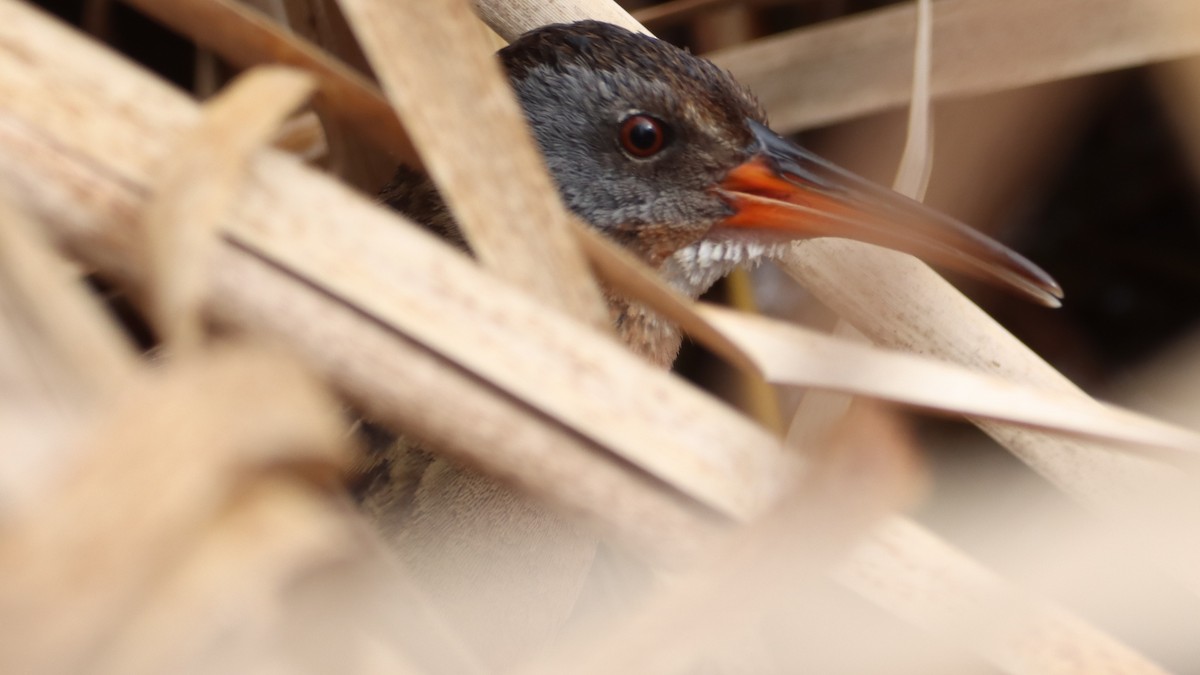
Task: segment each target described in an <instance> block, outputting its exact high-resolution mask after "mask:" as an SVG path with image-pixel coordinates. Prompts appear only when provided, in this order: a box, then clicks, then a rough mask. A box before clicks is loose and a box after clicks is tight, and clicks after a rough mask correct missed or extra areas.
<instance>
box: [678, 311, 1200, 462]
mask: <svg viewBox="0 0 1200 675" xmlns="http://www.w3.org/2000/svg"><path fill="white" fill-rule="evenodd" d="M700 313H701V315H702V316H704V317H705V318H706V319H708V321H709V323H710V324H712V325H714V326H716V327H717V328H719V329H720V330H721V331H722V332H723V333H725V334H726V335H727V336H730V337H731V338H733V339H734V341H735V342H737V344H738V345H740V346H741V347H742V348H743V349H745V350H746V352H747V353H748V354H750V355H751V356H752V357H753V358H754V359H755V362H756V363H757V364H758V366H759V368H760V369H761V371H762V373H763V375H764V376H765V377H766V378H767V379H768V380H769V381H771V382H776V383H779V384H790V385H797V386H807V387H820V388H828V389H834V390H837V391H843V392H847V393H853V394H858V395H862V396H871V397H875V398H880V399H883V400H887V401H892V402H896V403H903V404H906V405H911V406H916V407H919V408H926V409H931V410H939V411H942V412H950V413H955V414H962V415H965V416H968V417H982V418H987V419H993V420H1001V421H1005V422H1015V423H1018V424H1024V425H1028V426H1033V427H1038V428H1043V429H1049V430H1054V431H1062V432H1066V433H1070V434H1073V435H1079V436H1083V437H1086V438H1093V439H1098V440H1102V441H1106V442H1110V443H1118V444H1131V445H1135V446H1140V447H1147V448H1163V449H1171V450H1177V451H1179V452H1182V453H1187V454H1189V455H1190V454H1192V453H1195V452H1197V451H1200V434H1196V433H1195V432H1192V431H1188V430H1185V429H1181V428H1178V427H1175V426H1172V425H1169V424H1166V423H1164V422H1159V421H1158V420H1155V419H1152V418H1149V417H1146V416H1144V415H1139V414H1137V413H1135V412H1132V411H1128V410H1124V409H1121V408H1118V407H1116V406H1111V405H1105V404H1102V403H1099V402H1097V401H1094V400H1092V399H1090V398H1087V397H1081V396H1078V395H1076V394H1070V393H1063V392H1061V391H1055V390H1040V389H1036V388H1033V387H1029V386H1023V385H1020V384H1014V383H1013V382H1011V381H1009V380H1006V379H1004V378H999V377H990V376H987V375H984V374H981V373H978V372H975V371H971V370H968V369H966V368H962V367H960V366H956V365H953V364H948V363H943V362H940V361H934V360H932V359H928V358H924V357H921V356H917V355H915V354H905V353H901V352H888V351H885V350H881V349H878V348H876V347H872V346H870V345H858V344H853V343H850V342H846V341H843V340H839V339H837V338H833V337H830V336H827V335H823V334H821V333H818V332H815V331H812V330H809V329H806V328H802V327H800V326H795V325H791V324H786V323H781V322H777V321H772V320H770V319H766V318H763V317H756V316H751V315H746V314H741V313H737V312H732V311H729V310H726V309H722V308H719V307H714V306H702V307H700Z"/></svg>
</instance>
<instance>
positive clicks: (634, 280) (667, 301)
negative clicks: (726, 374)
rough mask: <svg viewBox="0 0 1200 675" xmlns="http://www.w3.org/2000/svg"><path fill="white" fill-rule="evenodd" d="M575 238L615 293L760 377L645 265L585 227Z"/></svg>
mask: <svg viewBox="0 0 1200 675" xmlns="http://www.w3.org/2000/svg"><path fill="white" fill-rule="evenodd" d="M575 234H576V236H577V237H579V241H580V243H581V245H582V246H583V251H584V253H585V254H586V255H587V257H588V262H590V263H591V265H592V267H593V269H595V271H596V274H597V275H599V276H600V278H602V279H603V280H604V282H605V283H607V284H608V285H609V286H610V287H611V288H612V289H613V290H614V291H616V292H618V293H620V294H622V295H624V296H626V297H631V298H637V299H638V300H640V301H641V302H644V303H645V304H646V305H647V306H648V307H651V308H653V309H654V311H656V312H658V313H660V314H662V315H663V316H664V317H666V318H668V319H670V320H671V321H674V322H675V323H677V324H679V326H680V327H681V328H682V329H683V330H684V331H686V332H687V334H688V336H689V337H691V338H692V339H693V340H695V341H696V342H699V343H700V344H702V345H704V346H705V347H707V348H708V349H711V350H712V351H713V353H714V354H717V355H718V356H721V357H722V358H724V359H725V360H726V361H728V362H729V363H731V364H733V365H735V366H737V367H739V368H741V369H742V370H744V371H746V372H749V373H753V374H755V375H757V374H758V373H759V368H758V366H757V365H756V364H755V363H754V360H753V359H752V358H751V357H750V356H749V355H748V354H747V353H746V352H745V351H744V350H743V349H742V348H741V347H740V346H738V344H737V343H736V342H734V341H733V340H730V339H729V337H728V336H726V335H725V334H724V333H722V332H721V331H719V330H717V329H716V328H714V327H713V326H712V324H710V323H709V322H708V321H707V320H706V319H705V318H704V317H703V316H701V315H700V314H699V313H697V311H696V303H695V302H693V301H692V300H691V299H690V298H687V297H685V296H684V295H683V294H682V293H680V292H678V291H676V290H675V289H673V288H671V287H670V286H668V285H667V284H666V283H664V282H663V280H662V279H661V278H660V277H659V276H658V275H657V274H655V273H654V270H651V269H650V268H649V267H647V266H646V264H645V263H644V262H642V261H641V260H639V259H638V258H636V257H635V256H634V255H633V254H631V253H630V252H629V251H626V250H625V249H623V248H621V247H619V246H617V245H616V244H614V243H612V242H611V241H609V240H608V239H606V238H605V237H604V236H603V235H601V234H600V233H598V232H596V231H595V230H593V229H591V228H589V227H587V226H585V225H583V224H578V225H577V226H576V228H575Z"/></svg>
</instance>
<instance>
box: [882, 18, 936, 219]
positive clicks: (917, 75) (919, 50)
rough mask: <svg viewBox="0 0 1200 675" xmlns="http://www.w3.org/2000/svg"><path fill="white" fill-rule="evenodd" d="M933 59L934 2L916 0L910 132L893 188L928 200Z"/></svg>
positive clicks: (930, 168)
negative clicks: (926, 194) (930, 84)
mask: <svg viewBox="0 0 1200 675" xmlns="http://www.w3.org/2000/svg"><path fill="white" fill-rule="evenodd" d="M932 63H933V5H932V4H931V0H917V37H916V46H915V47H914V49H913V78H912V103H911V104H910V105H909V109H908V134H907V135H906V136H905V139H904V155H903V156H901V158H900V167H899V168H898V169H897V170H896V179H895V180H894V181H892V189H893V190H895V191H896V192H899V193H900V194H902V195H905V196H908V197H911V198H913V199H915V200H917V201H924V200H925V191H926V190H927V189H928V188H929V177H930V176H931V175H932V174H933V123H932V120H931V119H930V114H929V104H930V94H929V78H930V71H931V64H932Z"/></svg>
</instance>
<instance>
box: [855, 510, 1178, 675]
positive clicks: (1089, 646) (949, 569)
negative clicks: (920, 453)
mask: <svg viewBox="0 0 1200 675" xmlns="http://www.w3.org/2000/svg"><path fill="white" fill-rule="evenodd" d="M835 576H836V577H837V578H838V580H840V581H841V582H842V583H844V584H845V585H846V586H848V587H849V588H851V589H853V590H855V591H857V592H859V593H861V594H862V595H863V596H864V597H866V598H870V599H871V601H872V602H875V603H877V604H879V605H881V606H882V607H884V608H885V609H887V610H888V611H890V612H893V613H894V614H896V615H897V616H899V617H902V618H904V619H905V620H907V621H910V622H912V623H914V624H916V625H918V626H921V627H922V628H924V629H926V630H928V631H930V632H933V633H935V634H937V635H939V636H941V637H943V638H945V639H946V640H948V641H950V642H952V643H954V644H960V645H969V646H970V647H971V648H973V649H974V650H975V651H977V652H978V653H980V654H982V655H983V656H985V657H986V658H987V659H988V661H990V662H991V663H992V664H993V665H995V666H997V667H999V668H1001V669H1002V670H1004V671H1005V672H1008V673H1014V674H1016V673H1054V674H1055V675H1067V674H1073V675H1088V674H1090V673H1097V672H1112V673H1130V674H1131V675H1132V674H1134V673H1137V674H1143V673H1144V674H1146V675H1151V674H1153V675H1160V674H1162V673H1164V672H1165V671H1163V670H1162V668H1160V667H1159V666H1158V665H1156V664H1154V663H1152V662H1151V661H1149V660H1148V659H1146V658H1145V657H1143V656H1142V655H1140V654H1138V653H1137V652H1135V651H1133V650H1131V649H1130V648H1129V647H1127V646H1126V645H1124V644H1121V643H1120V642H1118V641H1116V640H1114V639H1113V638H1112V637H1111V636H1109V635H1107V634H1105V633H1103V632H1102V631H1100V630H1098V629H1096V628H1095V627H1093V626H1091V625H1089V624H1087V623H1085V622H1084V621H1082V620H1080V619H1079V618H1078V617H1076V616H1074V615H1072V614H1070V613H1069V612H1067V611H1066V610H1065V609H1064V608H1062V607H1060V606H1057V605H1055V604H1053V603H1051V602H1048V601H1046V600H1043V599H1041V598H1038V597H1036V596H1034V595H1032V594H1030V593H1028V592H1025V591H1022V590H1020V588H1019V587H1017V586H1015V585H1013V584H1010V583H1008V582H1007V581H1005V580H1004V579H1002V578H1000V577H998V576H997V575H995V574H994V573H993V572H991V571H990V570H988V569H986V568H984V567H983V566H981V565H979V564H978V563H977V562H975V561H974V560H972V559H970V558H968V557H967V556H965V555H964V554H962V553H961V552H959V551H957V550H955V549H953V548H952V547H950V546H949V545H947V544H946V543H945V542H943V541H941V540H940V539H938V538H937V537H936V536H935V535H933V534H932V533H930V532H927V531H925V530H922V529H921V528H920V527H919V526H917V525H915V524H914V523H911V522H908V521H904V520H901V519H898V518H893V519H888V520H887V521H885V522H884V523H883V524H882V525H881V526H880V527H878V528H876V529H875V531H874V532H873V533H872V534H871V536H869V537H867V538H865V539H864V541H863V543H862V544H860V545H859V546H858V547H857V548H855V549H854V551H853V552H852V553H851V554H850V557H849V559H848V560H847V561H846V562H845V564H844V565H842V566H841V567H840V568H839V569H838V571H837V572H836V573H835Z"/></svg>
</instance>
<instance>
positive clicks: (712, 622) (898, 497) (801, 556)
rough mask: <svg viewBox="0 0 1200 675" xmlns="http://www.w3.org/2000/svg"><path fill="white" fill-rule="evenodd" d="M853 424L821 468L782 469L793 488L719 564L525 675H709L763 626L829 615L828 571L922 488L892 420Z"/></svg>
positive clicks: (792, 660) (873, 418) (871, 413)
mask: <svg viewBox="0 0 1200 675" xmlns="http://www.w3.org/2000/svg"><path fill="white" fill-rule="evenodd" d="M855 413H856V414H854V415H852V416H851V417H852V419H849V420H846V423H845V424H842V425H840V426H839V427H838V429H837V430H836V432H835V433H833V434H832V435H831V436H830V437H829V438H827V439H825V442H826V443H827V444H829V445H830V450H829V452H827V453H824V454H823V458H824V461H818V462H815V463H809V466H807V467H805V470H804V471H803V472H801V471H799V468H800V462H796V463H794V464H792V465H790V466H787V467H785V469H786V470H787V474H788V475H787V479H786V482H787V483H788V484H789V485H790V488H791V489H789V490H787V492H786V494H785V495H784V496H783V497H782V498H781V499H780V501H779V502H778V503H776V504H775V505H773V506H772V508H771V509H770V511H769V512H768V513H766V514H764V516H763V517H762V518H759V519H757V520H756V521H755V522H753V523H752V524H750V525H748V526H747V527H745V528H742V529H740V530H739V531H737V532H736V533H734V534H732V535H731V536H730V537H729V539H728V540H727V541H725V542H723V545H722V547H721V549H720V550H719V551H716V552H714V555H712V556H711V557H708V558H706V559H705V560H703V561H700V562H698V563H697V565H696V566H695V568H693V569H691V570H688V571H687V573H686V574H685V575H684V576H683V577H682V578H680V579H676V580H674V582H673V583H672V584H671V585H670V587H669V588H668V589H664V590H663V591H662V592H660V593H657V594H655V595H654V596H652V597H651V599H650V600H648V601H647V602H645V603H642V604H641V605H640V606H638V607H637V608H635V609H634V610H633V611H631V612H629V613H628V614H624V613H623V614H620V615H617V616H607V617H603V621H602V623H601V624H600V625H598V626H589V630H588V631H587V632H586V633H582V634H580V633H577V634H575V635H573V636H571V638H570V639H567V640H564V641H563V644H561V645H559V646H558V647H557V648H556V649H554V650H552V651H551V652H550V653H548V654H545V655H540V656H538V657H537V658H535V659H534V660H533V662H531V663H530V664H528V665H526V666H524V667H522V668H519V669H517V673H520V675H550V674H551V673H563V672H572V673H580V674H581V675H582V674H584V673H589V674H595V675H601V674H604V673H620V672H653V673H687V672H694V670H695V669H696V668H698V667H701V665H702V664H705V665H707V666H708V667H712V665H711V664H713V663H714V661H718V660H719V657H718V655H719V654H721V653H722V652H723V651H726V650H728V649H729V648H730V644H731V643H733V644H737V643H738V642H737V638H741V637H742V636H741V635H740V634H739V633H740V632H742V631H745V630H746V629H747V628H748V627H750V626H756V625H757V623H758V622H759V621H760V620H761V618H762V617H763V616H773V617H778V616H780V615H783V616H789V617H790V616H794V615H793V614H792V612H793V611H795V610H796V609H797V608H806V609H809V608H812V607H824V606H825V604H826V600H827V599H826V598H824V597H823V596H822V592H823V591H824V589H825V587H826V585H827V571H828V570H829V568H830V567H831V566H832V565H834V564H835V563H837V562H838V561H839V560H840V559H841V558H843V557H845V555H846V554H847V552H848V551H849V550H850V548H851V547H852V546H854V545H855V544H856V543H857V542H858V541H859V540H860V538H861V537H863V536H864V535H865V534H866V532H867V531H868V529H870V528H871V527H872V526H873V525H875V524H876V523H878V522H879V521H880V520H882V519H883V518H884V517H885V516H886V515H887V514H889V513H891V512H894V511H896V510H899V509H903V508H905V507H906V506H907V504H908V503H909V502H910V501H911V499H912V498H913V486H914V485H915V484H917V483H918V482H919V481H918V480H917V479H916V477H915V475H914V473H915V470H916V463H915V462H914V457H913V449H912V447H911V446H910V444H909V441H908V437H907V435H906V434H905V433H903V431H902V430H901V429H900V428H899V427H898V424H897V422H896V419H895V417H894V416H893V415H892V414H890V413H889V412H888V411H885V410H882V409H880V408H877V407H862V408H859V409H856V411H855ZM813 464H816V465H818V466H813ZM801 613H803V611H801ZM593 623H596V622H593ZM777 628H778V630H780V631H788V630H791V629H793V628H795V629H798V630H804V629H803V628H799V627H792V626H777ZM750 630H753V629H750ZM848 632H853V631H848ZM731 634H733V635H731ZM735 635H736V638H734V639H731V637H734V636H735ZM843 637H844V638H848V639H854V638H849V636H848V635H843ZM856 637H857V636H856ZM804 651H805V650H804V649H799V650H794V651H793V652H791V653H788V654H786V655H777V656H778V658H777V659H771V663H770V665H769V666H768V665H767V664H766V663H763V664H758V665H757V667H756V666H755V665H751V664H747V663H746V662H745V658H746V655H745V654H739V655H738V659H737V660H738V662H739V664H740V668H739V670H741V669H744V670H745V671H746V672H810V670H811V671H812V672H819V670H820V669H819V668H813V666H815V664H816V660H811V659H809V658H808V656H809V655H808V654H805V653H803V652H804ZM818 651H820V650H818ZM783 664H786V666H785V665H783ZM804 666H808V667H804Z"/></svg>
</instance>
